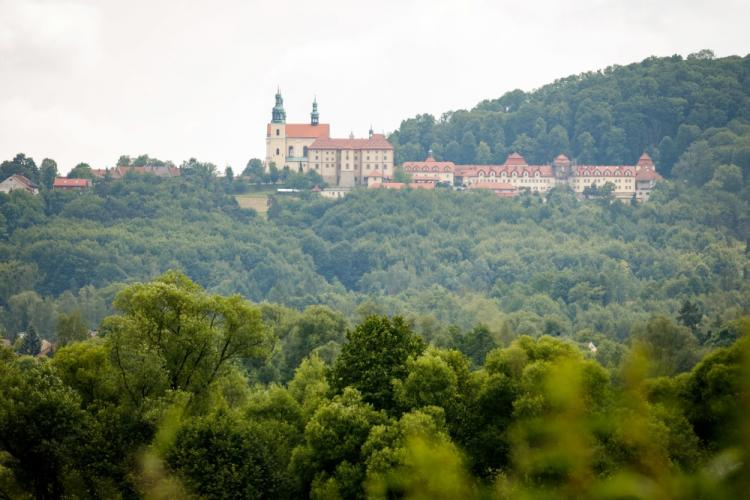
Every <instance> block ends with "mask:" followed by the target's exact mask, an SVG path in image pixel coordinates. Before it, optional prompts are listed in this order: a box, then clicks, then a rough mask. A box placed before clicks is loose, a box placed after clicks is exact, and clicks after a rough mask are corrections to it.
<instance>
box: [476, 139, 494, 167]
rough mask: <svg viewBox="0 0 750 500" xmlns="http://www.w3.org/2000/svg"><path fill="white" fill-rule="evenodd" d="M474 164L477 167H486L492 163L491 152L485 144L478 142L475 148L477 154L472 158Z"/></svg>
mask: <svg viewBox="0 0 750 500" xmlns="http://www.w3.org/2000/svg"><path fill="white" fill-rule="evenodd" d="M474 162H475V163H477V164H479V165H488V164H490V163H492V151H490V147H489V146H488V145H487V143H486V142H484V141H480V142H479V146H477V154H476V157H475V158H474Z"/></svg>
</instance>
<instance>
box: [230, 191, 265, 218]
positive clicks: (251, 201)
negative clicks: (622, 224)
mask: <svg viewBox="0 0 750 500" xmlns="http://www.w3.org/2000/svg"><path fill="white" fill-rule="evenodd" d="M268 194H269V193H248V194H238V195H237V196H235V198H236V199H237V203H239V204H240V206H241V207H242V208H252V209H253V210H255V211H256V212H258V213H259V214H265V213H266V212H268Z"/></svg>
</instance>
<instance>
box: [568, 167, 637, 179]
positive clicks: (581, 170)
mask: <svg viewBox="0 0 750 500" xmlns="http://www.w3.org/2000/svg"><path fill="white" fill-rule="evenodd" d="M573 174H574V175H576V176H578V177H635V166H633V165H577V166H576V167H574V168H573Z"/></svg>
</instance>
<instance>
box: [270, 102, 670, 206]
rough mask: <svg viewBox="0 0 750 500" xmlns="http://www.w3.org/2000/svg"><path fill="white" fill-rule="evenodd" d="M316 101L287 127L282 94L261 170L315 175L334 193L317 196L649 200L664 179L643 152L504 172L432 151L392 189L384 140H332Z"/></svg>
mask: <svg viewBox="0 0 750 500" xmlns="http://www.w3.org/2000/svg"><path fill="white" fill-rule="evenodd" d="M319 118H320V115H319V112H318V103H317V100H313V104H312V112H311V113H310V123H286V111H285V110H284V101H283V98H282V97H281V93H280V92H278V91H277V93H276V104H275V106H274V107H273V110H272V114H271V122H270V123H269V124H268V125H267V127H266V161H265V168H266V170H268V169H270V168H271V167H272V166H275V167H276V168H278V169H279V170H281V169H284V168H288V169H290V170H292V171H298V172H308V171H310V170H313V171H315V172H317V173H318V174H320V176H321V177H322V178H323V180H324V181H325V182H326V183H327V184H328V185H329V186H331V188H330V189H326V190H322V191H321V194H322V195H324V196H329V197H341V196H343V195H344V194H346V192H348V191H349V190H351V189H352V188H354V187H356V186H366V187H368V188H390V189H402V188H406V187H410V188H420V189H434V188H435V187H436V186H438V185H444V186H449V187H450V186H453V187H456V188H466V189H485V190H491V191H493V192H494V193H495V194H497V195H498V196H506V197H509V196H516V195H517V194H519V193H521V192H523V191H528V192H536V193H546V192H547V191H549V190H550V189H552V188H553V187H558V186H569V187H570V188H571V189H573V191H575V192H576V193H578V194H580V195H581V196H585V195H587V194H595V193H596V190H597V189H600V188H602V187H604V186H605V185H606V184H610V186H611V187H612V194H613V195H614V196H615V197H616V198H618V199H622V200H629V199H632V198H633V196H635V198H636V199H637V200H639V201H644V200H647V199H648V197H649V194H650V193H651V190H652V189H653V188H654V186H655V184H656V182H657V181H659V180H660V179H661V178H662V177H661V176H660V175H659V174H658V173H657V172H656V169H655V167H654V162H653V161H652V160H651V157H649V155H647V154H646V153H644V154H643V155H642V156H641V157H640V158H639V159H638V162H637V163H636V164H635V165H578V164H576V163H574V162H572V161H571V160H570V159H569V158H568V157H567V156H565V155H563V154H561V155H559V156H557V157H556V158H555V159H554V160H553V161H552V163H550V164H547V165H529V164H528V163H527V162H526V160H525V159H524V158H523V157H522V156H521V155H519V154H518V153H513V154H511V155H509V156H508V157H507V158H506V160H505V163H503V164H502V165H456V164H454V163H453V162H450V161H437V160H435V159H434V158H433V156H432V152H431V151H430V152H429V153H428V156H427V158H426V159H425V160H424V161H409V162H404V164H403V165H402V167H403V169H404V171H405V172H406V173H407V174H408V175H409V176H410V177H411V183H410V184H408V185H406V184H403V183H397V182H392V180H393V178H394V154H393V146H392V145H391V144H390V143H389V142H388V140H387V139H386V138H385V136H384V135H383V134H375V133H373V132H372V127H370V133H369V135H368V137H367V138H366V139H355V138H354V136H353V135H350V136H349V138H347V139H337V138H331V136H330V126H329V124H327V123H320V122H319Z"/></svg>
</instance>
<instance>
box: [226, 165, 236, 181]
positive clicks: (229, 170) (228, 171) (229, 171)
mask: <svg viewBox="0 0 750 500" xmlns="http://www.w3.org/2000/svg"><path fill="white" fill-rule="evenodd" d="M224 178H225V179H226V180H227V182H228V183H229V184H231V183H232V181H233V180H234V170H232V167H230V166H229V165H227V168H225V169H224Z"/></svg>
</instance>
